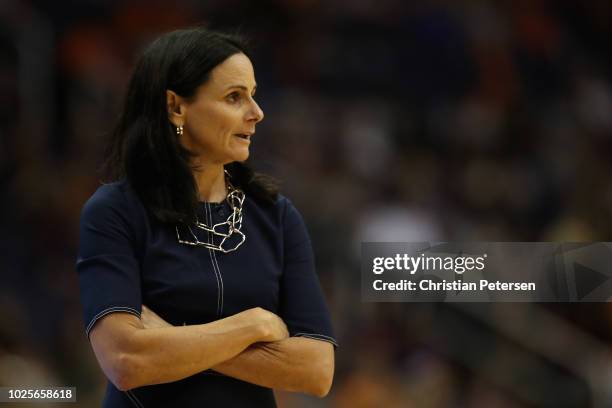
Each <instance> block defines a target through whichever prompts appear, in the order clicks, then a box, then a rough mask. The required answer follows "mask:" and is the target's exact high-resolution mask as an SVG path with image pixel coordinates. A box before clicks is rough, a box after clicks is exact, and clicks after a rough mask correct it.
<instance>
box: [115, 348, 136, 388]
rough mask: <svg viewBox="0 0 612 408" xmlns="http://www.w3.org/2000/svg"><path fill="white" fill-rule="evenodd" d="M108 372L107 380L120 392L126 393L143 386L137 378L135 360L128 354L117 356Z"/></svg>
mask: <svg viewBox="0 0 612 408" xmlns="http://www.w3.org/2000/svg"><path fill="white" fill-rule="evenodd" d="M109 371H110V372H109V373H108V374H109V375H108V377H109V378H108V379H109V380H110V382H112V383H113V385H114V386H115V387H116V388H117V389H118V390H120V391H128V390H131V389H132V388H137V387H139V386H141V385H143V384H140V381H139V379H138V378H137V373H138V371H139V370H138V369H137V367H136V363H135V359H134V358H133V357H132V356H130V355H128V354H121V355H120V356H118V357H117V358H116V359H115V361H114V363H113V365H112V367H111V369H110V370H109Z"/></svg>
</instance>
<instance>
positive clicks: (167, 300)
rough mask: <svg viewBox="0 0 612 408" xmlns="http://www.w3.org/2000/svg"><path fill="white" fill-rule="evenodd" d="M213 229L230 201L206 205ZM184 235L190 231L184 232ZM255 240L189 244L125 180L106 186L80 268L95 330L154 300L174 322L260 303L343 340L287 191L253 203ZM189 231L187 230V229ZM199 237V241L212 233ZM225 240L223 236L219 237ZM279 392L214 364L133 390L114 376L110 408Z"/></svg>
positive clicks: (293, 322)
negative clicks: (110, 317)
mask: <svg viewBox="0 0 612 408" xmlns="http://www.w3.org/2000/svg"><path fill="white" fill-rule="evenodd" d="M199 210H200V213H199V218H200V219H203V220H206V221H207V224H208V225H211V223H213V224H214V223H218V222H222V221H225V220H226V219H227V217H228V215H229V213H230V207H229V204H228V203H227V202H223V203H220V204H213V203H200V208H199ZM179 231H180V232H181V239H186V238H190V236H189V232H188V230H187V232H186V233H185V231H182V230H179ZM242 231H243V232H244V233H245V234H246V237H247V238H246V241H245V242H244V244H242V246H240V247H239V248H238V249H237V250H236V251H234V252H231V253H228V254H224V253H222V252H220V251H213V250H209V249H207V248H204V247H194V246H189V245H184V244H180V243H178V241H177V236H176V234H177V233H176V229H175V226H173V225H164V224H161V223H159V222H156V221H155V220H153V219H152V218H151V217H149V216H148V213H147V211H146V210H145V208H144V206H143V204H142V202H141V201H140V199H139V198H138V196H137V195H136V194H135V193H134V191H133V190H132V189H131V188H130V187H129V184H128V183H127V182H126V181H119V182H116V183H112V184H106V185H103V186H101V187H100V188H99V189H98V190H97V191H96V192H95V193H94V195H93V196H92V197H91V198H90V199H89V201H87V203H86V204H85V206H84V207H83V210H82V213H81V227H80V245H79V254H78V259H77V271H78V275H79V281H80V290H81V302H82V304H83V309H84V321H85V327H86V330H85V332H86V334H87V336H89V333H90V331H91V329H92V327H93V326H94V325H95V324H96V322H97V321H98V320H100V319H101V318H102V317H104V316H106V315H107V314H109V313H113V312H127V313H132V314H134V315H136V316H140V311H141V306H142V305H143V304H145V305H147V306H148V307H149V308H151V309H152V310H153V311H155V312H156V313H157V314H159V315H160V316H161V317H162V318H163V319H165V320H166V321H168V322H169V323H171V324H173V325H175V326H178V325H192V324H202V323H208V322H212V321H214V320H218V319H221V318H224V317H228V316H231V315H234V314H236V313H239V312H242V311H244V310H247V309H250V308H253V307H261V308H264V309H266V310H269V311H271V312H274V313H276V314H278V315H279V316H280V317H281V318H282V319H283V321H284V322H285V324H286V325H287V328H288V329H289V334H290V335H291V336H302V337H309V338H313V339H317V340H322V341H327V342H330V343H332V344H334V346H336V345H337V343H336V340H335V339H334V335H333V332H332V327H331V322H330V317H329V313H328V310H327V307H326V304H325V300H324V298H323V295H322V292H321V288H320V285H319V281H318V279H317V276H316V273H315V269H314V259H313V253H312V249H311V244H310V239H309V237H308V233H307V231H306V227H305V225H304V222H303V220H302V217H301V215H300V214H299V212H298V211H297V210H296V209H295V207H294V206H293V205H292V204H291V202H290V201H289V200H288V199H287V198H285V197H282V196H280V197H279V199H278V200H277V202H276V203H275V204H274V205H267V206H266V205H262V204H260V203H258V202H256V201H255V200H253V199H251V198H249V197H248V196H247V197H246V199H245V202H244V205H243V223H242ZM183 233H184V234H183ZM203 233H204V237H203V236H202V234H201V233H198V238H199V240H200V241H205V240H206V239H207V237H206V234H207V233H206V232H205V231H203ZM215 242H217V241H215ZM275 405H276V404H275V401H274V395H273V392H272V390H271V389H269V388H265V387H260V386H257V385H253V384H250V383H247V382H244V381H240V380H237V379H234V378H231V377H228V376H225V375H222V374H220V373H217V372H214V371H212V370H208V371H204V372H201V373H199V374H196V375H193V376H191V377H189V378H186V379H183V380H180V381H176V382H172V383H167V384H160V385H151V386H144V387H140V388H135V389H132V390H129V391H127V392H123V391H120V390H118V389H117V388H116V387H115V386H114V385H113V384H112V383H111V382H110V381H109V382H108V385H107V390H106V395H105V398H104V403H103V406H104V407H169V406H175V407H216V406H261V407H273V406H275Z"/></svg>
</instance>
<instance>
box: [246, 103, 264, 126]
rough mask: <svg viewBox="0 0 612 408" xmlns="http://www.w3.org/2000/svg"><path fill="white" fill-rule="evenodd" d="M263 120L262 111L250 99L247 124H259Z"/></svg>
mask: <svg viewBox="0 0 612 408" xmlns="http://www.w3.org/2000/svg"><path fill="white" fill-rule="evenodd" d="M263 118H264V113H263V110H261V108H260V107H259V105H258V104H257V102H255V100H254V99H251V110H250V111H249V122H255V123H257V122H261V121H262V120H263Z"/></svg>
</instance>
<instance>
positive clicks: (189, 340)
mask: <svg viewBox="0 0 612 408" xmlns="http://www.w3.org/2000/svg"><path fill="white" fill-rule="evenodd" d="M287 335H288V334H287V329H286V327H285V324H284V323H283V322H282V320H281V319H280V318H279V317H278V316H276V315H275V314H273V313H270V312H268V311H266V310H263V309H261V308H254V309H249V310H246V311H244V312H241V313H238V314H236V315H233V316H230V317H227V318H225V319H221V320H217V321H215V322H212V323H207V324H200V325H192V326H178V327H160V326H158V327H154V328H150V329H149V328H147V329H146V330H145V325H144V324H143V320H141V319H139V318H138V317H136V316H134V315H132V314H127V313H112V314H109V315H108V316H106V317H104V318H102V319H101V320H100V321H98V322H97V323H96V325H95V326H94V328H93V329H92V331H91V333H90V339H91V344H92V347H93V349H94V352H95V355H96V357H97V359H98V361H99V363H100V366H101V367H102V370H103V371H104V373H105V374H106V376H107V377H108V378H109V380H110V381H111V382H112V383H113V384H115V386H116V387H117V388H119V389H120V390H129V389H131V388H136V387H141V386H144V385H152V384H160V383H166V382H172V381H178V380H181V379H183V378H186V377H189V376H191V375H194V374H196V373H199V372H201V371H204V370H207V369H209V368H211V367H213V366H215V365H218V364H220V363H221V362H223V361H225V360H229V359H231V358H233V357H235V356H237V355H238V354H239V353H240V352H242V351H243V350H245V349H246V348H247V347H248V346H249V345H251V344H253V343H255V342H261V341H277V340H281V339H284V338H286V337H287Z"/></svg>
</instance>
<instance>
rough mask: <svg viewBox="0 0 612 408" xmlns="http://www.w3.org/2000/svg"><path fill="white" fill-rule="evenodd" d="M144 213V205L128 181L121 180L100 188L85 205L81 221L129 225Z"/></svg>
mask: <svg viewBox="0 0 612 408" xmlns="http://www.w3.org/2000/svg"><path fill="white" fill-rule="evenodd" d="M142 211H143V207H142V204H141V203H140V200H139V199H138V197H137V196H136V194H135V193H134V191H133V190H132V189H131V187H130V186H129V184H128V183H127V181H125V180H120V181H116V182H113V183H109V184H103V185H101V186H100V187H98V189H97V190H96V191H95V192H94V193H93V194H92V196H91V197H90V198H89V199H88V200H87V201H86V202H85V204H84V205H83V209H82V210H81V220H82V221H86V220H92V221H94V220H97V221H98V222H103V221H106V222H108V221H110V220H111V219H112V220H116V221H121V222H125V223H128V224H129V223H132V222H133V221H136V220H137V219H138V218H140V214H141V213H142Z"/></svg>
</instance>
